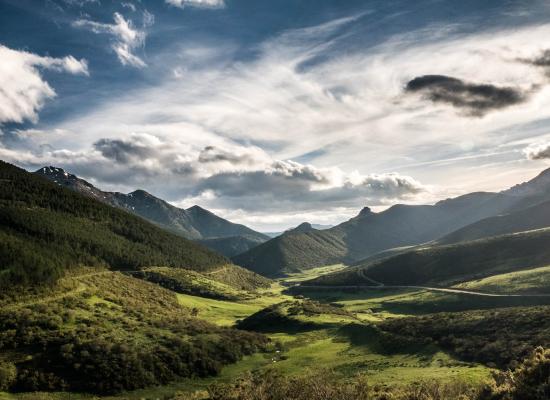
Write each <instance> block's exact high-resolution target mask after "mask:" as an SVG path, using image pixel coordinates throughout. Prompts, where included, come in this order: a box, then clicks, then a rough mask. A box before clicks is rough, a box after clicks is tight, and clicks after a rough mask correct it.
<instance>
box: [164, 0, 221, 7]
mask: <svg viewBox="0 0 550 400" xmlns="http://www.w3.org/2000/svg"><path fill="white" fill-rule="evenodd" d="M165 1H166V3H167V4H170V5H172V6H175V7H180V8H184V7H185V6H189V7H199V8H223V7H225V1H224V0H165Z"/></svg>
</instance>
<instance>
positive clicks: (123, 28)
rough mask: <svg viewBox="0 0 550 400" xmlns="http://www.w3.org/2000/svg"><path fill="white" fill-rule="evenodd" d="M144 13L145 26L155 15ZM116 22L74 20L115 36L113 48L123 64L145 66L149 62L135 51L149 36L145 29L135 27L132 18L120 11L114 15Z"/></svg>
mask: <svg viewBox="0 0 550 400" xmlns="http://www.w3.org/2000/svg"><path fill="white" fill-rule="evenodd" d="M145 13H146V14H144V27H148V26H150V25H151V24H153V22H154V17H153V15H152V14H150V13H149V12H147V11H146V12H145ZM113 19H114V23H113V24H107V23H101V22H96V21H90V20H86V19H79V20H77V21H74V22H73V26H75V27H80V28H85V29H89V30H91V31H92V32H94V33H106V34H109V35H111V36H113V37H114V41H113V43H112V44H111V48H112V49H113V50H114V52H115V53H116V55H117V57H118V59H119V61H120V62H121V63H122V65H130V66H133V67H137V68H142V67H145V66H146V65H147V64H146V63H145V61H143V60H142V59H141V58H140V57H138V56H136V55H135V54H134V53H133V52H134V50H135V49H137V48H139V47H142V46H143V45H144V44H145V38H146V36H147V34H146V32H145V31H144V30H139V29H137V28H135V27H134V25H133V23H132V21H131V20H126V19H125V18H124V16H122V15H121V14H119V13H114V15H113Z"/></svg>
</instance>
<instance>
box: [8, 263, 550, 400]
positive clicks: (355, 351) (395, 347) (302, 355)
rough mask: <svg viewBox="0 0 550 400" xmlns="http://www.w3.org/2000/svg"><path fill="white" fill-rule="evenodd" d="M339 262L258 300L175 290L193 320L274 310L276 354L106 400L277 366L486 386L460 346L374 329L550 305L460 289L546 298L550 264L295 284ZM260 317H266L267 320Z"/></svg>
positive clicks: (20, 398) (268, 328)
mask: <svg viewBox="0 0 550 400" xmlns="http://www.w3.org/2000/svg"><path fill="white" fill-rule="evenodd" d="M341 268H343V266H340V265H336V266H328V267H324V268H317V269H314V270H311V271H308V272H305V273H302V274H296V275H293V276H290V277H288V278H285V279H281V280H279V281H277V282H275V283H274V284H273V285H272V286H271V287H269V288H265V289H259V290H258V291H256V292H255V293H254V295H253V296H250V295H249V296H243V297H242V298H241V299H240V300H220V299H213V298H205V297H199V296H193V295H190V294H182V293H178V294H176V297H177V302H178V303H179V304H181V305H183V306H185V307H187V308H188V309H192V310H194V313H195V315H196V317H197V318H200V319H204V320H206V321H208V322H210V323H213V324H216V325H218V326H222V327H224V326H234V325H235V324H239V323H242V322H241V321H243V320H245V322H246V321H247V320H249V319H250V318H248V317H251V316H256V315H260V317H261V313H262V312H263V311H262V310H271V311H272V314H273V313H279V314H277V318H278V319H274V320H269V319H266V320H265V324H264V325H260V331H262V332H264V333H265V334H266V335H268V337H269V338H270V339H271V340H272V341H273V342H274V343H276V346H275V349H276V350H272V351H270V352H267V353H256V354H253V355H250V356H245V357H244V358H243V359H242V360H241V361H238V362H237V363H235V364H231V365H228V366H226V367H224V368H223V369H222V372H221V374H220V375H219V376H217V377H214V378H199V379H182V380H180V381H176V382H173V383H171V384H169V385H165V386H158V387H152V388H148V389H143V390H136V391H133V392H127V393H123V394H120V395H116V396H107V397H102V398H103V399H106V400H107V399H110V400H120V399H144V398H145V399H155V398H169V397H170V396H173V395H174V394H175V393H178V392H179V393H182V392H183V393H192V392H196V391H201V390H205V389H206V388H207V387H208V386H209V385H211V384H213V383H220V382H232V381H234V380H235V379H237V378H238V377H239V376H242V375H243V374H246V373H248V372H250V371H256V370H275V371H278V372H280V373H282V374H286V375H292V376H298V375H303V374H308V373H311V372H315V371H324V370H327V371H331V373H334V374H337V375H340V376H341V377H342V378H344V379H345V378H346V377H351V376H354V375H355V374H357V373H362V374H365V375H366V376H367V378H368V381H369V383H370V384H372V385H379V386H386V385H389V386H393V385H396V383H398V384H400V385H402V384H410V383H413V382H418V381H421V380H440V381H450V380H455V381H456V380H460V381H464V382H468V383H473V384H476V383H481V382H483V381H486V380H487V379H489V377H490V375H491V371H492V368H490V367H489V366H487V364H486V363H485V364H482V363H480V362H475V361H466V360H465V359H464V357H462V358H461V357H457V356H456V353H455V352H452V351H449V349H447V350H445V349H443V348H441V347H440V346H439V345H438V344H437V343H435V342H433V341H410V342H403V343H396V342H395V341H394V342H391V341H388V339H387V337H386V335H385V334H383V333H381V331H380V330H378V328H375V327H376V326H377V325H378V324H380V323H385V322H391V321H398V320H400V319H403V318H411V317H414V316H423V315H425V316H431V315H436V314H432V313H434V312H469V311H470V310H479V309H481V310H482V309H486V308H488V309H494V308H502V307H504V308H506V307H511V306H522V305H537V304H548V303H550V301H549V300H550V298H545V297H531V298H530V297H511V298H508V297H488V296H475V295H472V294H468V293H460V290H462V289H467V290H471V291H474V290H483V291H484V292H489V291H490V290H492V291H493V293H499V294H503V293H539V294H540V293H542V292H541V290H542V289H540V288H539V289H537V287H539V286H542V287H543V288H546V287H547V285H548V282H547V281H548V279H547V276H546V275H547V274H549V275H550V273H549V272H548V271H550V269H549V268H550V267H546V268H542V269H538V270H536V271H522V272H520V273H514V274H503V275H502V276H497V277H492V278H487V279H483V280H479V281H473V282H469V283H466V284H461V285H458V286H457V287H456V288H457V289H459V290H457V291H452V292H444V291H442V292H435V291H431V290H424V289H420V288H382V287H371V288H367V289H365V288H363V289H357V288H351V289H349V288H348V289H345V288H336V289H335V288H314V287H309V288H307V287H305V288H300V287H299V286H297V284H298V283H299V282H301V281H305V280H308V279H311V278H313V277H316V276H319V275H322V274H326V273H329V272H334V271H337V270H339V269H341ZM541 272H542V274H541ZM116 274H118V273H116V272H108V271H100V272H89V273H86V274H82V275H80V276H79V277H76V278H71V279H68V280H66V281H65V286H64V288H63V290H64V291H63V292H57V293H52V294H51V295H49V296H38V297H36V298H29V299H26V300H24V301H23V302H20V303H18V304H17V305H13V306H11V307H21V306H23V305H29V304H33V302H34V303H47V302H56V301H60V300H62V299H63V298H65V297H73V296H79V295H81V294H82V293H89V292H90V285H92V286H93V285H97V284H98V282H99V281H101V279H99V278H100V277H102V278H108V275H116ZM535 276H536V277H537V278H536V279H535V278H534V277H535ZM128 279H135V278H128ZM496 288H499V290H496ZM506 288H507V289H506ZM506 290H509V291H508V292H506ZM537 290H538V291H537ZM87 302H88V303H89V304H92V305H93V304H98V303H105V302H107V300H105V299H101V298H98V297H95V296H93V295H92V296H90V295H88V296H87ZM300 307H302V308H300ZM307 307H310V308H311V307H313V308H315V307H317V308H319V307H321V310H320V311H315V310H313V311H311V310H308V309H307ZM323 307H324V308H323ZM289 310H290V311H289ZM296 310H297V311H296ZM304 310H305V311H304ZM272 314H267V315H272ZM260 317H258V318H260ZM259 321H260V323H262V320H261V319H259ZM453 354H454V355H453ZM92 398H94V399H95V398H97V396H96V397H94V396H90V395H79V394H75V393H71V394H69V393H42V394H38V393H32V394H31V393H29V394H25V393H21V394H0V399H2V400H26V399H29V400H30V399H44V400H50V399H51V400H63V399H92Z"/></svg>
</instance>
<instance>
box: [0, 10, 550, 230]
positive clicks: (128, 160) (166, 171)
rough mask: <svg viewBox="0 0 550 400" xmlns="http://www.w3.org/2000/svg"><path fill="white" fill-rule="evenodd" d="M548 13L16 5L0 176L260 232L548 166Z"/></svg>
mask: <svg viewBox="0 0 550 400" xmlns="http://www.w3.org/2000/svg"><path fill="white" fill-rule="evenodd" d="M549 17H550V3H549V2H547V1H545V0H533V1H526V0H521V1H520V0H517V1H514V0H485V1H483V2H480V1H478V0H463V1H460V2H457V1H451V0H449V1H445V0H415V1H414V2H413V1H410V0H361V1H359V0H346V1H341V0H126V1H110V0H32V1H31V0H0V159H2V160H4V161H8V162H11V163H14V164H16V165H18V166H21V167H23V168H26V169H27V170H35V169H38V168H40V167H42V166H49V165H52V166H56V167H62V168H65V169H66V170H67V171H69V172H71V173H74V174H76V175H78V176H80V177H82V178H84V179H86V180H88V181H90V182H92V183H93V184H95V185H96V186H98V187H99V188H101V189H104V190H112V191H120V192H131V191H133V190H136V189H138V188H139V189H145V190H147V191H149V192H150V193H152V194H154V195H156V196H158V197H161V198H163V199H165V200H167V201H169V202H170V203H171V204H174V205H176V206H179V207H185V208H187V207H190V206H192V205H195V204H197V205H200V206H202V207H205V208H207V209H209V210H211V211H213V212H215V213H217V214H218V215H220V216H222V217H225V218H228V219H230V220H231V221H234V222H239V223H244V224H246V225H248V226H250V227H252V228H255V229H258V230H261V231H279V230H283V229H287V228H289V227H292V226H295V225H297V224H299V223H301V222H303V221H309V222H311V223H316V224H336V223H339V222H341V221H344V220H346V219H348V218H351V217H353V216H354V215H356V214H357V213H358V212H359V210H360V209H361V208H363V207H365V206H369V207H371V208H373V209H374V210H383V209H384V208H387V207H388V206H390V205H392V204H396V203H406V204H432V203H434V202H436V201H438V200H441V199H445V198H448V197H454V196H457V195H460V194H465V193H469V192H472V191H499V190H503V189H506V188H508V187H510V186H512V185H514V184H516V183H519V182H522V181H525V180H528V179H530V178H532V177H534V176H535V175H537V174H538V173H539V172H541V171H542V170H544V169H545V168H548V167H549V166H550V162H549V161H550V42H549V40H548V38H550V22H549V21H550V18H549Z"/></svg>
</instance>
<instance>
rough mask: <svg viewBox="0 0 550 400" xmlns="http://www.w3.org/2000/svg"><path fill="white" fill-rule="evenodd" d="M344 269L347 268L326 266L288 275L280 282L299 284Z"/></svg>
mask: <svg viewBox="0 0 550 400" xmlns="http://www.w3.org/2000/svg"><path fill="white" fill-rule="evenodd" d="M345 268H347V266H346V265H344V264H334V265H326V266H324V267H317V268H312V269H309V270H304V271H301V272H296V273H291V274H288V277H286V278H284V279H282V280H281V281H283V282H286V283H293V284H294V283H299V282H303V281H307V280H309V279H313V278H317V277H319V276H322V275H326V274H330V273H333V272H338V271H341V270H343V269H345Z"/></svg>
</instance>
